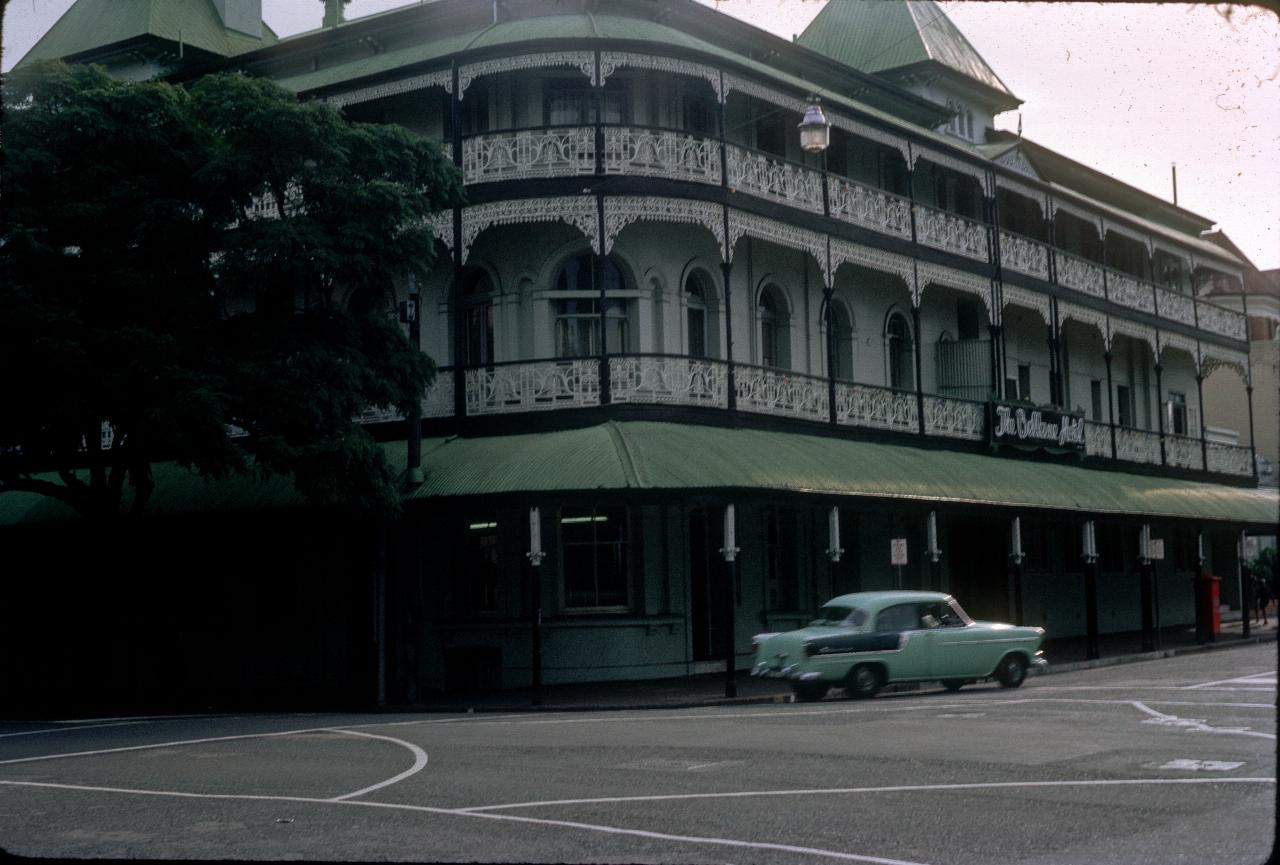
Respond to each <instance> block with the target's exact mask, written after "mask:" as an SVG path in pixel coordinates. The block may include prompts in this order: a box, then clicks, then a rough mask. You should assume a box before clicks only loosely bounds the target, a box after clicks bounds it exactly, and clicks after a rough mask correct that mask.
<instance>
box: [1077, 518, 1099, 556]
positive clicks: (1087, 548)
mask: <svg viewBox="0 0 1280 865" xmlns="http://www.w3.org/2000/svg"><path fill="white" fill-rule="evenodd" d="M1080 551H1081V552H1080V558H1082V559H1084V561H1085V564H1087V565H1092V564H1093V563H1094V562H1096V561H1098V538H1097V536H1096V535H1095V534H1094V528H1093V520H1086V521H1085V524H1084V526H1082V527H1081V529H1080Z"/></svg>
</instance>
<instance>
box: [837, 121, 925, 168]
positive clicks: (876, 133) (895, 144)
mask: <svg viewBox="0 0 1280 865" xmlns="http://www.w3.org/2000/svg"><path fill="white" fill-rule="evenodd" d="M826 115H827V119H828V120H829V121H831V125H832V126H834V127H835V128H836V129H843V130H844V131H845V132H851V133H853V134H854V135H857V136H858V137H859V138H866V139H868V140H869V141H875V142H878V143H880V144H883V145H885V146H886V147H892V148H893V149H895V150H897V151H898V152H899V153H901V154H902V161H903V162H906V163H907V164H910V163H911V151H910V149H909V148H908V147H907V139H906V138H903V137H902V136H901V135H894V134H893V133H891V132H885V131H884V130H882V129H876V128H875V127H874V126H868V125H867V124H865V123H861V122H859V121H857V120H854V119H853V118H852V117H848V116H846V115H844V114H841V113H840V112H839V111H828V112H826Z"/></svg>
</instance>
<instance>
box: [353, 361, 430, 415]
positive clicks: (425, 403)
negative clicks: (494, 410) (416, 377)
mask: <svg viewBox="0 0 1280 865" xmlns="http://www.w3.org/2000/svg"><path fill="white" fill-rule="evenodd" d="M422 417H423V418H424V419H425V418H438V417H453V367H450V366H446V367H441V368H439V369H437V370H436V378H435V381H433V382H431V384H430V385H428V386H427V389H426V390H425V391H424V392H423V396H422ZM404 419H405V417H404V415H402V414H401V413H400V412H399V411H397V410H396V409H395V408H394V407H393V406H375V407H372V408H368V409H366V410H365V411H363V412H361V413H360V414H359V415H358V416H357V417H356V423H362V424H366V423H388V422H390V421H402V420H404Z"/></svg>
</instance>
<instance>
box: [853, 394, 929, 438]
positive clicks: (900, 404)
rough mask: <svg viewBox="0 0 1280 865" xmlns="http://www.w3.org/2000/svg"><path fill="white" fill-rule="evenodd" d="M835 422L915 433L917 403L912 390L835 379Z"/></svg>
mask: <svg viewBox="0 0 1280 865" xmlns="http://www.w3.org/2000/svg"><path fill="white" fill-rule="evenodd" d="M836 423H837V424H840V425H841V426H853V427H865V428H867V429H879V430H891V431H896V432H907V433H917V432H919V431H920V405H919V403H918V402H917V401H916V395H915V392H914V391H905V390H893V389H891V388H887V387H877V386H875V385H870V384H854V383H853V382H848V381H837V382H836Z"/></svg>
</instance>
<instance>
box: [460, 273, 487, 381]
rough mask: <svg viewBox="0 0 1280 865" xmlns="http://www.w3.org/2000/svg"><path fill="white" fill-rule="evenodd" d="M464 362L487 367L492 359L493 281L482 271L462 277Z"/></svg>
mask: <svg viewBox="0 0 1280 865" xmlns="http://www.w3.org/2000/svg"><path fill="white" fill-rule="evenodd" d="M462 317H463V328H464V331H465V334H464V337H463V338H464V340H465V342H464V343H463V362H464V363H465V364H466V365H467V366H488V365H490V364H492V363H493V362H494V357H493V281H492V280H491V279H489V274H488V273H486V272H485V271H483V270H480V269H479V268H475V267H469V268H467V269H466V270H465V271H464V272H463V274H462Z"/></svg>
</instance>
